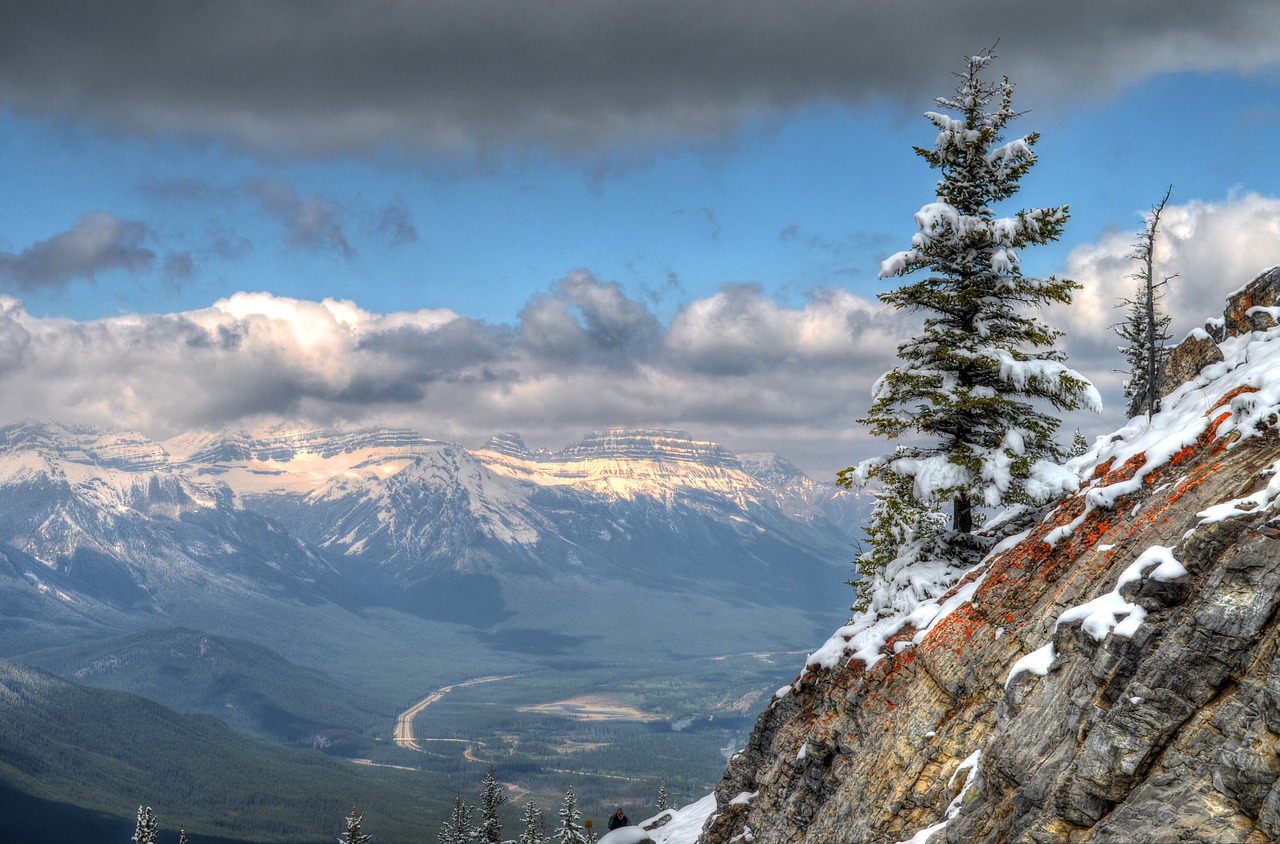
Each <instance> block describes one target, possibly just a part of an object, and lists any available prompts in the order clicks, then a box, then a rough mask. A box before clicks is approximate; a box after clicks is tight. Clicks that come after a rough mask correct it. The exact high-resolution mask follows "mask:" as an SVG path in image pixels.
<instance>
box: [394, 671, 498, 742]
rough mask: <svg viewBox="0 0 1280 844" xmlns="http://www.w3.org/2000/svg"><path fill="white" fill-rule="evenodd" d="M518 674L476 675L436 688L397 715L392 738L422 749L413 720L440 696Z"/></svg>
mask: <svg viewBox="0 0 1280 844" xmlns="http://www.w3.org/2000/svg"><path fill="white" fill-rule="evenodd" d="M516 676H518V675H516V674H504V675H502V676H495V677H476V678H474V679H472V680H464V681H463V682H461V683H454V684H453V685H450V686H442V687H441V688H438V689H436V690H435V691H434V692H432V693H431V694H429V695H427V696H426V697H424V698H423V699H422V700H420V701H418V702H417V703H415V704H414V705H413V706H411V707H409V708H408V709H406V710H405V711H404V712H401V713H400V714H399V715H398V716H396V728H395V731H394V732H393V733H392V740H393V741H395V743H396V744H397V745H399V746H400V747H403V748H406V749H408V750H418V751H421V750H422V745H420V744H418V739H417V737H416V736H415V735H414V733H413V721H414V719H415V718H417V717H418V715H419V714H421V713H422V710H424V709H426V708H427V707H428V706H430V705H431V704H433V703H435V702H436V701H438V700H440V698H442V697H444V696H445V695H447V694H449V692H451V691H453V690H454V689H461V688H463V687H464V686H477V685H479V684H481V683H492V682H495V681H497V680H509V679H511V678H512V677H516Z"/></svg>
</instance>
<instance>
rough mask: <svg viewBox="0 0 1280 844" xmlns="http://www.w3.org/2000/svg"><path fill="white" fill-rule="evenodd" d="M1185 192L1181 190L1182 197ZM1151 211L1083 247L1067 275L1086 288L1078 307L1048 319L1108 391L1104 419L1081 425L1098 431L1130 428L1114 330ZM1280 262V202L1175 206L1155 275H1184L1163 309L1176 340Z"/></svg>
mask: <svg viewBox="0 0 1280 844" xmlns="http://www.w3.org/2000/svg"><path fill="white" fill-rule="evenodd" d="M1176 197H1177V188H1176V186H1175V188H1174V198H1175V199H1176ZM1145 211H1146V209H1142V210H1141V211H1135V213H1134V216H1133V227H1132V229H1131V230H1129V231H1118V232H1110V233H1108V234H1106V235H1105V236H1103V237H1102V238H1101V239H1100V240H1098V241H1097V242H1095V243H1090V244H1086V245H1083V246H1079V247H1076V248H1075V249H1073V250H1072V251H1071V253H1070V254H1069V255H1068V256H1067V266H1066V268H1065V271H1064V272H1063V273H1062V274H1063V275H1065V276H1067V277H1068V278H1072V279H1074V280H1076V281H1077V282H1079V283H1080V284H1081V285H1082V289H1081V290H1080V291H1078V292H1077V294H1076V296H1075V302H1074V303H1073V304H1072V305H1071V306H1070V307H1065V308H1061V307H1059V308H1054V309H1053V310H1052V311H1051V312H1050V314H1049V315H1048V321H1049V322H1050V323H1051V324H1053V325H1055V326H1056V327H1058V328H1060V329H1062V330H1064V331H1066V334H1067V336H1066V338H1065V342H1064V346H1065V348H1066V349H1067V350H1068V352H1069V354H1070V356H1071V364H1072V366H1074V367H1075V368H1076V369H1078V370H1080V371H1081V372H1083V373H1084V374H1085V375H1087V376H1088V377H1089V378H1090V379H1091V380H1093V381H1094V383H1095V384H1096V385H1097V386H1098V387H1099V389H1101V390H1102V392H1103V399H1104V402H1105V404H1106V405H1107V407H1108V411H1107V414H1106V416H1105V417H1104V418H1103V419H1102V420H1096V419H1095V420H1093V421H1091V422H1089V421H1083V422H1082V421H1080V420H1077V421H1075V422H1073V424H1081V425H1086V426H1088V427H1090V428H1092V429H1093V430H1111V429H1114V428H1116V427H1118V426H1119V425H1120V424H1122V423H1123V421H1124V420H1123V418H1122V417H1121V415H1120V414H1121V412H1122V411H1123V409H1124V400H1123V398H1122V395H1123V382H1124V379H1125V377H1126V375H1125V373H1123V372H1119V371H1117V370H1119V369H1121V368H1122V367H1123V366H1124V361H1123V360H1122V358H1121V356H1120V353H1119V352H1118V351H1117V346H1118V345H1119V343H1120V340H1119V338H1118V337H1117V336H1116V335H1115V332H1114V330H1113V326H1115V325H1116V324H1117V323H1119V322H1120V321H1121V319H1123V317H1124V311H1123V309H1122V308H1120V307H1119V306H1120V300H1121V299H1122V298H1129V297H1132V296H1133V294H1134V292H1135V285H1136V284H1137V282H1136V281H1135V280H1134V279H1133V278H1132V276H1133V274H1134V273H1135V272H1137V271H1138V270H1139V266H1138V264H1137V262H1136V261H1134V260H1133V259H1132V258H1130V256H1131V255H1132V254H1133V249H1134V244H1135V242H1136V241H1137V238H1138V234H1139V233H1140V232H1141V230H1142V229H1143V227H1144V226H1145V224H1146V218H1145ZM1277 263H1280V199H1274V198H1270V197H1264V196H1259V195H1258V194H1255V193H1246V194H1240V195H1236V196H1231V197H1228V198H1226V199H1224V200H1222V201H1220V202H1205V201H1202V200H1194V201H1191V202H1187V203H1184V204H1174V203H1170V204H1169V205H1168V206H1166V207H1165V210H1164V213H1163V215H1162V216H1161V225H1160V229H1159V231H1158V232H1157V237H1156V254H1155V273H1156V275H1157V277H1158V278H1165V277H1167V276H1177V277H1176V278H1174V279H1172V280H1171V281H1170V282H1169V284H1168V287H1167V289H1166V295H1165V298H1164V300H1163V302H1162V305H1163V307H1164V309H1165V313H1167V314H1168V315H1169V316H1170V317H1171V321H1170V325H1169V332H1170V335H1171V342H1173V343H1177V342H1178V341H1179V340H1181V339H1182V338H1183V337H1184V336H1186V333H1187V332H1188V331H1190V330H1191V329H1192V328H1196V327H1198V326H1201V325H1203V324H1204V323H1205V321H1206V320H1208V319H1212V318H1215V317H1220V316H1221V315H1222V311H1223V307H1224V306H1225V304H1226V298H1227V296H1229V295H1230V294H1231V293H1232V292H1233V291H1235V290H1238V289H1239V288H1241V287H1243V286H1244V285H1245V284H1247V283H1248V282H1249V281H1251V280H1252V279H1253V278H1255V277H1256V276H1257V275H1258V274H1259V273H1261V272H1263V271H1264V270H1266V269H1267V268H1269V267H1272V266H1275V265H1276V264H1277Z"/></svg>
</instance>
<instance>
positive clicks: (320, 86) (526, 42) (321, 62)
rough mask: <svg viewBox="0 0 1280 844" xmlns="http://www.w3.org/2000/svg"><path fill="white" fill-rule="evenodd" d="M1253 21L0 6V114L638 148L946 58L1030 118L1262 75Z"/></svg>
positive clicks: (859, 95)
mask: <svg viewBox="0 0 1280 844" xmlns="http://www.w3.org/2000/svg"><path fill="white" fill-rule="evenodd" d="M1277 31H1280V4H1276V3H1275V2H1274V0H1219V2H1216V3H1205V2H1203V1H1202V0H1129V2H1123V3H1117V2H1114V0H1080V2H1076V3H1070V4H1068V3H1059V4H1046V3H1028V2H1025V0H983V2H977V1H976V0H958V2H949V3H938V2H936V0H902V2H894V3H885V2H869V0H785V2H783V1H782V0H768V1H767V2H766V0H702V1H701V2H698V3H689V2H687V1H686V0H649V2H631V3H626V2H599V0H543V2H536V3H535V2H509V0H451V2H441V1H440V0H435V2H408V0H404V1H403V2H391V1H390V0H383V1H382V2H376V1H375V2H364V3H349V2H340V0H292V1H291V2H289V1H287V0H279V2H271V3H261V2H251V1H250V0H239V2H226V3H217V4H209V3H199V2H194V0H138V2H130V3H116V4H112V3H90V2H59V0H47V1H46V2H40V3H35V2H27V3H19V4H9V5H8V6H7V7H6V9H5V12H4V17H3V25H2V26H0V100H2V101H3V102H5V103H7V104H9V105H10V106H12V107H14V108H15V109H17V110H19V111H21V112H24V113H28V114H36V115H45V116H55V117H65V116H68V115H70V116H73V117H75V116H85V115H87V116H90V117H92V118H94V119H96V120H98V121H100V122H101V123H103V124H106V125H109V126H111V127H112V128H114V129H117V130H123V131H127V132H133V133H138V134H144V135H147V134H156V133H179V134H189V135H195V136H208V137H217V138H226V139H230V140H231V141H233V142H236V143H238V144H242V145H244V146H247V147H249V148H252V149H256V150H259V151H265V152H270V153H273V154H279V153H282V152H283V153H301V154H310V155H316V154H319V155H331V154H350V153H357V154H371V153H376V152H380V151H382V150H384V149H386V148H387V147H397V148H400V149H405V150H409V151H427V152H431V153H461V154H463V155H473V154H476V153H478V152H479V153H482V152H485V151H488V150H492V149H495V148H503V147H506V146H510V145H514V146H517V147H527V146H529V145H533V144H547V145H550V146H551V147H553V148H556V149H558V150H560V151H562V152H574V151H582V150H596V149H600V148H607V147H610V146H613V145H640V146H650V145H654V144H662V143H664V142H667V141H669V140H672V139H676V138H682V137H686V136H690V135H694V136H697V135H703V136H705V135H709V134H714V133H719V132H723V131H725V130H728V129H732V128H733V127H734V126H736V125H738V124H739V123H740V122H741V121H742V120H743V119H747V118H751V117H760V116H764V117H768V116H770V115H773V114H776V113H778V112H780V111H786V110H789V109H794V108H797V107H802V106H804V105H807V104H811V103H815V102H825V101H837V102H842V103H857V102H865V101H869V100H872V99H885V100H889V101H894V102H898V103H904V104H906V105H908V106H909V107H910V108H911V109H913V110H914V109H918V108H919V106H920V103H922V102H927V101H928V100H927V98H928V97H931V96H932V95H933V94H936V93H937V91H938V90H939V83H940V81H943V80H944V79H945V74H946V73H947V72H948V71H949V70H951V69H954V68H955V67H956V66H957V62H958V61H959V60H960V59H961V58H962V57H963V56H964V55H966V54H969V53H974V52H977V51H980V50H982V49H984V48H987V47H990V46H992V44H993V43H995V42H996V41H997V40H999V43H1000V47H999V52H1000V55H1001V60H1002V65H1001V68H1000V70H1001V71H1003V72H1006V73H1009V74H1010V75H1011V76H1012V77H1013V78H1014V79H1015V81H1017V82H1018V83H1019V84H1020V85H1029V86H1031V87H1032V89H1033V90H1035V92H1036V101H1037V102H1044V101H1045V100H1046V99H1047V98H1051V97H1052V96H1053V95H1054V94H1059V95H1062V96H1063V97H1066V96H1068V95H1069V96H1079V95H1081V94H1082V93H1083V94H1086V95H1087V94H1089V93H1097V92H1102V93H1105V92H1106V91H1108V90H1110V89H1112V88H1114V87H1115V86H1117V85H1120V84H1124V83H1126V82H1129V81H1132V80H1134V79H1137V78H1141V77H1143V76H1146V75H1149V74H1152V73H1159V72H1165V71H1176V70H1185V69H1196V70H1205V69H1229V70H1241V71H1248V70H1254V69H1257V68H1259V67H1262V66H1265V65H1268V64H1273V63H1274V62H1275V61H1276V60H1277V58H1278V56H1280V42H1278V41H1277V40H1276V39H1275V37H1274V34H1275V33H1276V32H1277Z"/></svg>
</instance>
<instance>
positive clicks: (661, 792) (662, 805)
mask: <svg viewBox="0 0 1280 844" xmlns="http://www.w3.org/2000/svg"><path fill="white" fill-rule="evenodd" d="M670 808H671V800H670V798H668V797H667V781H666V780H658V811H659V812H665V811H666V810H667V809H670Z"/></svg>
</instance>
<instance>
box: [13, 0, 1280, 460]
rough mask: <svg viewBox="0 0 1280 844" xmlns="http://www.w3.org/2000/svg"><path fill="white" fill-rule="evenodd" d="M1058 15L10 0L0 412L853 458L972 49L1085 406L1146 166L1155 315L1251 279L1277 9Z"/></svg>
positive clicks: (1273, 219)
mask: <svg viewBox="0 0 1280 844" xmlns="http://www.w3.org/2000/svg"><path fill="white" fill-rule="evenodd" d="M1085 5H1086V6H1089V7H1090V8H1087V9H1086V8H1084V7H1081V8H1080V9H1078V10H1076V11H1075V12H1074V13H1073V14H1071V15H1066V14H1065V13H1063V12H1060V11H1055V12H1048V11H1039V10H1037V8H1036V6H1035V4H1003V3H986V4H981V5H979V4H971V3H967V2H960V3H951V4H946V5H945V6H943V5H941V4H930V3H927V2H909V3H903V4H870V3H858V2H853V3H835V2H821V1H820V0H806V2H798V3H770V2H763V0H760V2H748V3H739V4H734V3H728V2H725V3H720V2H708V3H706V4H705V5H702V6H694V7H688V6H685V5H682V4H676V3H671V2H665V0H664V2H655V3H650V4H635V3H632V4H627V3H619V4H603V5H602V4H593V3H587V2H585V0H584V1H583V2H579V0H557V2H543V3H527V4H521V5H520V6H519V7H518V9H517V8H516V7H512V6H510V5H504V4H502V3H500V2H497V0H492V2H491V0H483V2H475V3H468V4H461V3H425V4H399V3H369V4H339V3H327V2H324V3H315V4H292V3H279V4H272V5H270V6H266V7H263V6H258V5H256V4H250V3H243V4H239V3H233V4H227V5H226V6H224V7H221V9H220V14H218V15H216V16H214V15H212V14H211V13H210V12H209V11H208V10H206V9H204V8H203V7H201V6H200V4H190V5H188V4H185V3H136V4H129V5H128V7H127V8H126V9H124V10H116V11H112V10H108V9H104V8H103V7H100V6H96V5H89V4H77V3H50V4H40V5H37V6H33V7H32V8H30V9H27V10H13V9H10V10H9V11H7V12H3V13H0V32H3V33H5V34H3V35H0V148H2V149H3V151H4V155H3V156H0V184H2V185H3V186H4V187H3V191H4V196H5V199H6V201H5V202H3V203H0V294H3V295H7V296H9V297H11V298H9V299H6V300H5V302H6V304H5V306H4V313H3V319H2V320H0V364H2V366H0V378H3V379H4V381H5V382H7V383H6V384H0V386H5V387H6V389H5V390H4V393H5V396H6V397H5V398H4V399H2V400H0V420H10V419H19V418H24V417H28V416H31V415H40V416H49V417H52V418H57V419H59V420H60V421H66V422H77V423H86V424H94V425H100V426H103V427H109V428H110V427H124V428H131V429H135V430H141V431H143V432H144V433H148V434H151V435H153V436H156V437H159V438H163V437H166V436H171V435H173V434H176V433H178V432H180V431H184V430H191V429H217V428H222V427H252V426H256V425H260V424H275V423H281V422H287V423H297V424H341V425H373V424H397V425H407V426H410V427H414V428H416V429H418V430H420V431H422V433H425V434H427V435H429V436H437V437H440V438H442V439H455V440H458V441H460V442H462V443H463V444H464V445H469V446H474V445H479V444H480V443H481V442H483V441H484V439H485V438H487V436H488V435H489V434H491V433H494V432H497V431H518V432H520V433H522V434H524V435H525V437H526V439H527V440H529V441H530V443H531V444H533V445H537V446H544V447H550V448H558V447H561V446H563V445H565V444H567V443H568V442H570V441H572V440H574V439H576V438H578V437H579V436H580V435H581V434H582V433H584V432H586V431H589V430H593V429H598V428H602V427H610V426H615V425H650V426H661V427H678V428H682V429H685V430H688V431H689V432H690V433H692V434H693V435H694V436H697V437H700V438H704V439H712V440H716V441H719V442H722V443H724V444H725V445H727V446H729V447H730V448H732V449H734V450H736V451H739V452H746V451H756V450H770V451H776V452H779V453H781V454H783V455H784V456H786V457H788V458H789V459H792V460H793V461H795V462H796V463H797V464H799V465H800V466H801V467H802V468H804V469H806V471H809V472H810V473H811V474H812V475H814V476H815V477H818V478H821V479H829V478H830V477H831V476H832V475H833V474H834V471H835V470H837V469H839V468H841V467H842V466H844V465H847V464H848V463H849V462H851V461H853V460H856V459H859V458H860V457H863V456H868V454H869V453H874V452H875V451H878V450H880V449H881V448H883V444H882V443H875V442H871V441H869V440H868V439H867V438H866V437H865V435H864V434H863V432H862V431H861V429H860V426H858V425H856V423H855V420H856V418H857V416H859V415H861V413H863V412H864V411H865V409H866V404H867V403H868V399H867V391H868V389H869V385H870V383H871V380H873V379H874V377H875V376H876V375H878V374H879V373H880V372H882V371H884V369H885V368H887V367H888V366H890V365H892V349H893V347H894V345H895V344H896V341H897V340H898V339H901V338H902V337H904V336H906V334H907V333H908V332H910V331H911V329H912V326H911V323H910V321H909V320H905V319H904V318H903V317H902V315H895V314H891V313H888V312H885V311H883V310H882V309H880V308H879V306H878V304H877V303H876V301H875V299H874V297H875V294H876V292H878V291H880V290H883V289H885V285H886V282H881V281H879V280H877V278H876V275H877V268H878V265H879V262H880V261H881V260H883V259H884V258H885V257H887V256H888V255H889V254H892V253H893V252H896V251H898V250H899V249H903V248H906V246H907V245H908V242H909V240H910V237H911V235H912V233H913V232H914V224H913V222H912V215H913V213H914V212H915V210H916V209H918V208H919V207H920V206H921V205H923V204H924V203H926V202H928V201H930V200H931V199H932V184H933V180H934V178H935V174H934V173H932V172H931V171H929V170H928V169H927V167H926V166H925V164H924V163H923V161H922V160H920V159H918V158H917V157H916V156H914V154H913V153H912V151H911V147H912V145H913V144H918V145H928V144H929V143H931V141H932V137H933V134H934V133H933V130H932V128H931V126H930V124H928V123H927V122H926V121H925V120H924V119H922V118H921V117H920V114H921V112H923V111H925V110H928V109H931V108H933V107H934V106H933V103H932V98H933V97H934V96H938V95H944V94H947V93H949V92H950V89H951V87H952V85H953V78H952V76H951V74H952V73H953V72H955V71H957V70H959V69H960V67H961V61H962V59H963V57H964V55H966V54H967V53H969V52H976V51H979V50H981V49H983V48H986V47H989V46H991V43H992V42H995V41H996V40H997V38H998V39H999V44H998V46H997V47H996V50H995V52H996V53H997V55H998V56H999V58H998V60H997V61H996V63H995V64H994V66H993V69H994V71H995V72H997V73H1005V74H1008V75H1009V76H1010V77H1011V79H1012V81H1013V82H1014V84H1015V85H1016V86H1017V94H1016V100H1015V105H1017V106H1018V107H1019V108H1022V109H1026V110H1027V113H1026V114H1025V115H1024V116H1023V117H1022V118H1021V119H1020V120H1019V121H1017V122H1016V123H1015V124H1014V125H1013V126H1012V127H1011V129H1012V130H1013V132H1015V133H1024V132H1031V131H1037V132H1039V133H1041V140H1040V143H1039V145H1038V146H1037V152H1038V154H1039V156H1040V161H1039V163H1038V165H1037V166H1036V168H1035V169H1034V170H1033V171H1032V173H1031V175H1030V176H1029V177H1028V178H1027V179H1025V180H1024V182H1023V189H1022V192H1021V193H1020V194H1019V196H1018V197H1017V198H1016V199H1015V202H1016V206H1015V207H1012V208H1010V209H1009V210H1010V211H1012V210H1016V207H1022V206H1026V205H1057V204H1062V203H1067V204H1070V205H1071V207H1072V219H1071V221H1070V222H1069V223H1068V226H1067V230H1066V235H1065V236H1064V238H1063V239H1062V241H1061V242H1060V243H1058V244H1055V245H1053V246H1051V247H1046V248H1041V249H1039V250H1031V251H1028V252H1027V253H1026V254H1025V255H1024V256H1023V258H1024V269H1025V271H1027V272H1029V273H1037V274H1048V273H1059V274H1062V273H1066V274H1069V275H1072V277H1075V278H1077V280H1079V281H1081V282H1082V283H1083V284H1085V290H1083V291H1082V295H1081V297H1080V299H1079V301H1078V303H1077V305H1078V306H1077V307H1076V308H1074V309H1073V310H1072V311H1070V312H1066V313H1063V314H1061V315H1055V316H1054V317H1053V318H1052V319H1051V321H1052V322H1054V323H1055V324H1057V325H1059V326H1060V327H1062V328H1064V329H1065V330H1067V331H1068V336H1067V337H1066V338H1065V340H1064V344H1065V346H1066V347H1067V349H1068V351H1070V352H1071V354H1072V362H1073V365H1075V366H1076V367H1077V368H1078V369H1080V371H1081V372H1083V373H1084V374H1085V375H1087V376H1088V377H1090V378H1092V379H1093V380H1094V381H1095V382H1096V383H1098V385H1099V387H1100V388H1102V389H1103V392H1104V397H1106V398H1108V399H1109V404H1110V405H1111V406H1112V407H1115V406H1116V405H1118V404H1119V401H1118V400H1117V398H1116V396H1117V390H1118V384H1119V381H1118V377H1117V376H1116V374H1115V373H1113V372H1112V371H1111V370H1112V369H1113V368H1114V367H1116V366H1119V364H1120V362H1119V360H1118V357H1117V358H1116V359H1111V357H1110V356H1111V353H1112V347H1113V346H1114V345H1115V343H1114V339H1113V338H1111V337H1110V336H1109V335H1108V334H1107V332H1106V327H1107V325H1108V324H1109V323H1110V322H1111V321H1114V318H1115V316H1114V314H1113V307H1112V306H1113V304H1114V300H1115V298H1116V296H1118V295H1122V294H1123V293H1124V291H1125V287H1124V285H1125V283H1126V282H1125V281H1124V276H1125V275H1126V274H1127V272H1130V271H1131V268H1130V267H1128V266H1127V265H1126V263H1125V260H1124V258H1125V255H1126V254H1127V252H1128V249H1129V247H1130V246H1131V244H1132V241H1133V238H1134V236H1135V234H1136V232H1137V230H1138V228H1140V226H1141V224H1142V216H1141V215H1142V213H1143V212H1144V211H1145V210H1146V209H1148V208H1149V207H1150V206H1151V204H1153V203H1154V202H1155V201H1157V200H1158V199H1159V198H1160V196H1161V195H1162V194H1163V192H1164V190H1165V189H1166V188H1167V187H1168V186H1169V185H1170V184H1172V185H1173V186H1174V190H1173V197H1172V200H1171V209H1170V215H1169V218H1168V219H1169V224H1170V229H1169V234H1168V238H1167V240H1168V243H1167V244H1166V250H1165V252H1164V253H1162V254H1163V257H1164V259H1165V263H1166V268H1167V272H1168V273H1169V274H1171V273H1173V272H1178V273H1181V278H1182V279H1183V280H1184V281H1185V283H1179V284H1178V285H1177V289H1176V290H1175V292H1174V294H1173V295H1172V296H1171V300H1170V307H1171V310H1172V311H1173V312H1174V315H1175V323H1174V324H1175V330H1176V331H1185V330H1187V329H1189V328H1191V327H1192V326H1194V325H1196V324H1198V323H1199V322H1201V321H1203V319H1205V318H1207V317H1209V316H1212V315H1214V314H1215V313H1217V312H1219V311H1220V310H1221V300H1222V297H1223V296H1224V295H1225V294H1226V293H1227V292H1229V291H1230V290H1232V289H1234V288H1236V287H1238V286H1240V285H1241V284H1243V283H1244V282H1246V281H1247V280H1248V279H1249V278H1250V277H1252V275H1254V274H1256V273H1257V272H1259V271H1261V270H1263V269H1265V268H1266V267H1269V266H1272V265H1274V264H1276V263H1278V262H1280V223H1278V221H1280V202H1278V200H1277V198H1280V184H1278V183H1277V182H1278V181H1280V167H1277V164H1280V161H1277V158H1280V156H1277V153H1276V152H1275V149H1274V138H1275V137H1276V136H1277V133H1278V132H1280V47H1277V46H1276V43H1275V38H1274V34H1275V33H1276V32H1277V31H1280V10H1278V9H1277V8H1276V7H1275V4H1274V3H1271V2H1246V1H1245V0H1238V2H1236V1H1234V0H1233V2H1226V3H1220V4H1215V6H1214V8H1213V9H1212V10H1210V9H1208V8H1203V9H1202V8H1200V6H1201V5H1202V4H1194V3H1189V2H1188V3H1172V4H1170V3H1144V2H1134V3H1129V4H1113V3H1102V2H1097V3H1086V4H1085ZM884 6H892V7H893V8H892V9H886V8H881V7H884ZM1093 6H1096V8H1093ZM1117 6H1119V8H1116V7H1117ZM60 11H65V12H71V14H59V12H60ZM1050 14H1053V15H1056V16H1057V17H1055V18H1052V19H1051V18H1050V17H1048V15H1050ZM3 18H9V19H8V20H7V21H6V20H4V19H3ZM909 22H914V25H911V26H908V25H907V24H908V23H909ZM994 22H998V25H997V24H996V23H994ZM245 294H262V295H256V296H247V295H245ZM325 300H338V301H339V302H349V303H351V304H350V305H332V306H329V305H324V304H323V303H324V301H325ZM219 303H222V304H219ZM193 350H195V351H193ZM1118 421H1119V419H1118V417H1117V416H1115V414H1114V412H1112V413H1110V414H1109V415H1107V416H1106V417H1105V418H1103V419H1091V420H1090V419H1079V420H1077V419H1075V418H1074V417H1073V418H1072V419H1071V420H1068V424H1069V425H1079V426H1081V427H1084V428H1085V429H1086V430H1089V431H1090V432H1091V433H1102V432H1103V431H1104V430H1109V429H1110V428H1112V427H1115V424H1116V423H1117V422H1118ZM1068 435H1069V434H1068Z"/></svg>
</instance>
